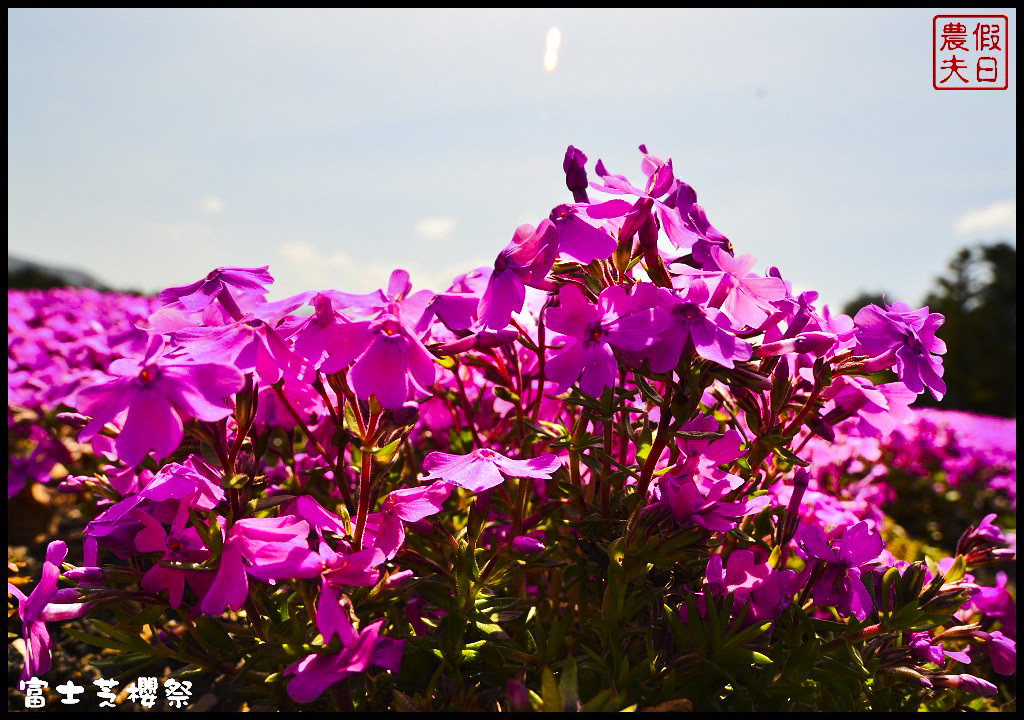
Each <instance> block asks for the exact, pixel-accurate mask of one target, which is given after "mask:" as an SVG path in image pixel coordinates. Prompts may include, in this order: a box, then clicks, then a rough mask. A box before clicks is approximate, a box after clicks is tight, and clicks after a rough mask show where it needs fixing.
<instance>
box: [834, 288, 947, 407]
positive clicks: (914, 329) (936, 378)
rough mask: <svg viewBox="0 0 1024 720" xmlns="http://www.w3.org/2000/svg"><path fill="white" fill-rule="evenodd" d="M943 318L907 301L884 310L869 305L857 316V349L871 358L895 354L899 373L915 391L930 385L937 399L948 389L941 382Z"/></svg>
mask: <svg viewBox="0 0 1024 720" xmlns="http://www.w3.org/2000/svg"><path fill="white" fill-rule="evenodd" d="M943 320H944V318H943V316H942V315H940V314H939V313H929V312H928V308H927V307H923V308H921V309H919V310H911V309H910V306H909V305H906V304H904V303H900V302H897V303H893V304H892V305H891V306H889V307H888V308H886V309H885V310H883V309H882V308H880V307H878V306H877V305H868V306H867V307H864V308H861V310H860V311H859V312H858V313H857V315H856V316H855V317H854V319H853V321H854V323H855V324H856V326H857V348H858V352H861V353H863V354H865V355H868V356H871V357H880V356H886V355H892V356H893V357H894V359H895V361H896V374H897V375H898V376H899V378H900V380H901V381H903V384H904V385H906V386H907V387H908V388H909V389H910V390H912V391H913V392H915V393H918V394H920V393H923V392H924V389H925V388H926V387H927V388H928V389H929V390H931V393H932V395H934V396H935V399H936V400H941V399H942V396H943V395H944V394H945V392H946V384H945V383H944V382H943V381H942V373H943V367H942V359H941V358H939V357H938V355H942V354H943V353H945V352H946V343H944V342H943V341H942V340H941V339H939V338H937V337H936V336H935V331H936V330H938V328H939V326H940V325H942V322H943Z"/></svg>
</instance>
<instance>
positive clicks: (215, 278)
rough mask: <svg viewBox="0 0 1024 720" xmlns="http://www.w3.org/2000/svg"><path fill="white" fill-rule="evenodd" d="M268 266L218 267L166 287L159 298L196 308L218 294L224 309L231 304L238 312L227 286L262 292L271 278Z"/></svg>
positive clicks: (187, 308)
mask: <svg viewBox="0 0 1024 720" xmlns="http://www.w3.org/2000/svg"><path fill="white" fill-rule="evenodd" d="M268 269H269V266H266V265H265V266H263V267H261V268H225V267H220V268H217V269H216V270H212V271H211V272H210V274H209V275H207V276H206V277H205V278H203V279H202V280H199V281H197V282H194V283H192V284H191V285H184V286H182V287H173V288H167V289H166V290H164V291H163V292H161V293H160V302H162V303H163V304H164V305H170V304H171V303H174V302H179V303H181V305H182V306H184V307H185V309H186V310H189V311H190V312H199V311H200V310H204V309H205V308H206V307H207V306H208V305H210V303H212V302H213V301H214V300H216V299H218V298H220V299H221V302H223V303H224V305H225V308H227V309H228V312H231V309H232V308H234V311H235V313H238V307H237V305H235V301H234V299H233V298H232V296H231V290H232V289H234V290H236V291H238V292H241V293H243V294H246V295H266V294H267V288H266V287H265V286H266V285H269V284H271V283H272V282H274V278H272V277H271V276H270V273H269V272H267V270H268ZM235 313H232V315H233V316H234V317H236V318H237V317H241V314H240V313H238V314H237V315H236V314H235Z"/></svg>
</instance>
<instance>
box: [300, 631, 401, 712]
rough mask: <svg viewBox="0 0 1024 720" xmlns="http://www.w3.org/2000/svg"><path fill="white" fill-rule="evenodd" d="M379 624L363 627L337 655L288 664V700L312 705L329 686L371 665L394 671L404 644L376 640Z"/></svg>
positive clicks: (324, 654)
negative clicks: (289, 676)
mask: <svg viewBox="0 0 1024 720" xmlns="http://www.w3.org/2000/svg"><path fill="white" fill-rule="evenodd" d="M383 622H384V621H383V620H378V621H377V622H375V623H372V624H370V625H368V626H366V628H364V629H363V630H362V632H360V633H359V635H358V636H356V637H355V638H354V639H353V640H351V641H350V642H349V643H347V644H345V646H344V647H343V649H342V650H341V652H339V653H329V652H323V653H313V654H311V655H307V656H306V657H305V658H303V659H302V660H300V661H298V662H296V663H293V664H292V665H289V666H288V667H287V668H286V669H285V674H287V675H294V677H293V678H292V679H291V681H289V683H288V695H289V696H290V697H291V698H292V700H294V701H295V702H297V703H310V702H313V701H314V700H316V699H317V698H318V697H320V695H322V694H323V693H324V691H325V690H327V688H329V687H330V686H331V685H334V684H335V683H336V682H339V681H341V680H344V679H345V678H347V677H351V676H352V675H356V674H358V673H361V672H363V671H364V670H366V668H367V667H368V666H369V665H370V664H371V663H374V664H378V665H381V666H383V667H385V668H386V669H389V670H391V671H392V672H397V671H398V666H399V663H400V661H401V654H402V649H403V645H404V641H401V640H394V639H392V638H382V637H380V628H381V625H382V624H383Z"/></svg>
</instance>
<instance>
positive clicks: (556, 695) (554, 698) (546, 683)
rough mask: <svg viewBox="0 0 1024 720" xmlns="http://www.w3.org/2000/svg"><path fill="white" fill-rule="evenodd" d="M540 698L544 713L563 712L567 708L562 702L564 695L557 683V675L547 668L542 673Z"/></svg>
mask: <svg viewBox="0 0 1024 720" xmlns="http://www.w3.org/2000/svg"><path fill="white" fill-rule="evenodd" d="M540 697H541V701H542V702H543V706H542V707H543V710H544V712H562V710H563V709H564V707H565V706H564V704H563V702H562V693H561V691H559V689H558V683H557V682H556V681H555V674H554V673H553V672H551V668H549V667H547V666H545V667H544V669H543V670H542V671H541V673H540Z"/></svg>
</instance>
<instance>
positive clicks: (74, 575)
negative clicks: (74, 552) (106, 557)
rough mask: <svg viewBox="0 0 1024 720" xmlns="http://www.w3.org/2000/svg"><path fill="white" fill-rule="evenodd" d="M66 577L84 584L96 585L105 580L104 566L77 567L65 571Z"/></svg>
mask: <svg viewBox="0 0 1024 720" xmlns="http://www.w3.org/2000/svg"><path fill="white" fill-rule="evenodd" d="M64 577H65V578H67V579H68V580H71V581H72V582H76V583H79V584H82V585H94V584H97V583H101V582H103V580H104V578H105V574H104V572H103V568H98V567H76V568H71V569H70V570H68V571H67V572H65V573H64Z"/></svg>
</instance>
